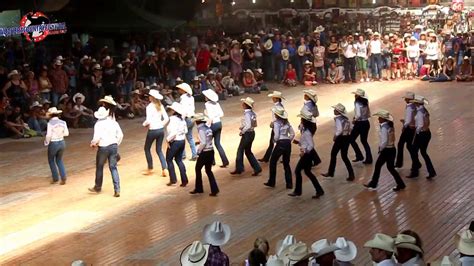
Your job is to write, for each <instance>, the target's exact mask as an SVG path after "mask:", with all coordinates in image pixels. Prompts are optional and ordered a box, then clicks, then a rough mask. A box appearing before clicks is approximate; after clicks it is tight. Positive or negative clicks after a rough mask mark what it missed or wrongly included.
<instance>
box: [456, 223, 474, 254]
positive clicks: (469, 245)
mask: <svg viewBox="0 0 474 266" xmlns="http://www.w3.org/2000/svg"><path fill="white" fill-rule="evenodd" d="M455 242H456V244H457V248H458V251H459V253H462V254H464V255H468V256H474V233H473V232H472V231H471V230H469V229H464V230H463V231H461V232H460V233H459V234H457V235H456V236H455Z"/></svg>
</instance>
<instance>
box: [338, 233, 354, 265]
mask: <svg viewBox="0 0 474 266" xmlns="http://www.w3.org/2000/svg"><path fill="white" fill-rule="evenodd" d="M335 245H336V246H337V247H338V248H339V249H338V250H336V251H334V255H336V259H337V260H338V261H343V262H346V261H351V260H353V259H355V257H356V256H357V247H356V245H355V244H354V242H352V241H349V240H346V239H345V238H344V237H338V238H337V240H336V243H335Z"/></svg>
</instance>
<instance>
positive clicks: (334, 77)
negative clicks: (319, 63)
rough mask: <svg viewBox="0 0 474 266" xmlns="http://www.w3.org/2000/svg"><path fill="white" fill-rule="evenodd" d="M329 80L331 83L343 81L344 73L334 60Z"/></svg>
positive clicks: (330, 68)
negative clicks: (342, 73) (341, 72)
mask: <svg viewBox="0 0 474 266" xmlns="http://www.w3.org/2000/svg"><path fill="white" fill-rule="evenodd" d="M327 81H328V82H329V83H331V84H339V83H341V81H342V75H341V74H340V71H339V69H338V68H337V66H336V63H334V62H332V63H331V65H330V66H329V69H328V76H327Z"/></svg>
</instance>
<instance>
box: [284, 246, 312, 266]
mask: <svg viewBox="0 0 474 266" xmlns="http://www.w3.org/2000/svg"><path fill="white" fill-rule="evenodd" d="M315 255H316V254H315V253H310V252H309V249H308V246H306V244H305V243H303V242H298V243H296V244H294V245H291V246H289V247H288V248H286V250H284V251H283V257H282V259H283V262H284V263H285V265H294V264H297V263H298V262H300V261H302V260H305V259H308V258H311V257H314V256H315Z"/></svg>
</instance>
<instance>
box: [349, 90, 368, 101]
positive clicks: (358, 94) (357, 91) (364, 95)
mask: <svg viewBox="0 0 474 266" xmlns="http://www.w3.org/2000/svg"><path fill="white" fill-rule="evenodd" d="M352 94H355V95H357V96H360V97H362V98H364V99H368V97H367V94H366V93H365V91H364V90H363V89H357V90H356V91H353V92H352Z"/></svg>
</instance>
